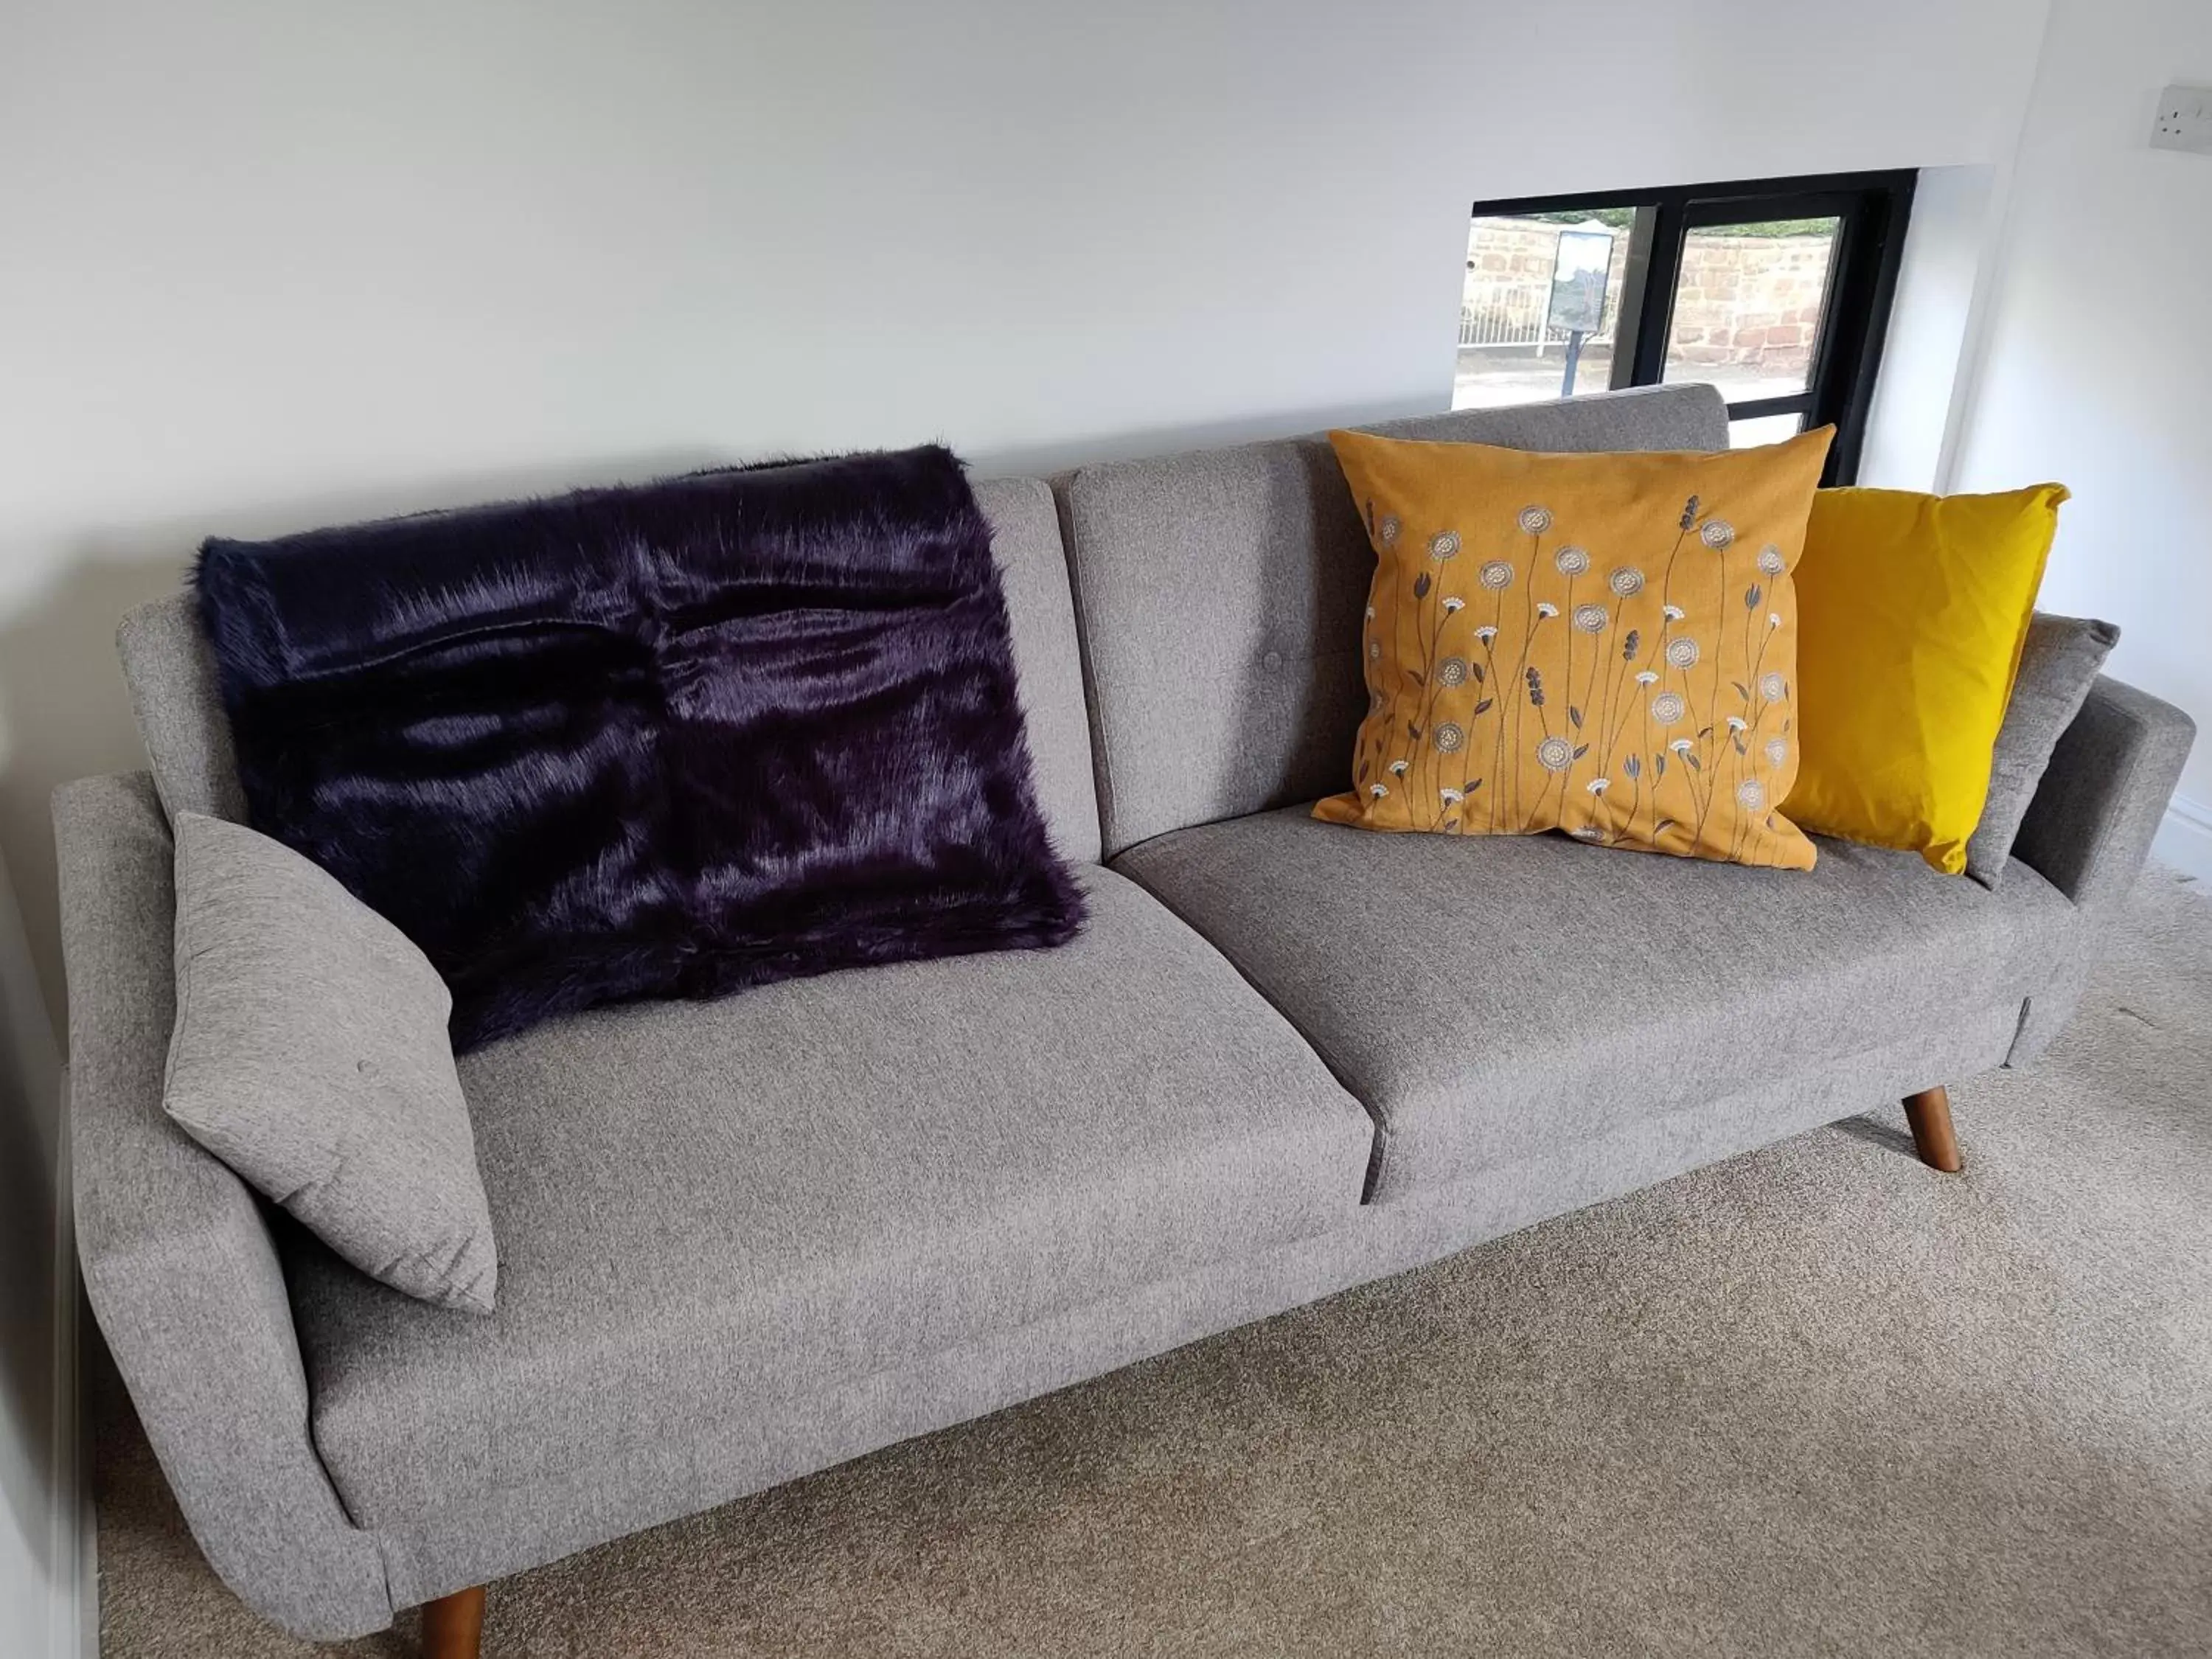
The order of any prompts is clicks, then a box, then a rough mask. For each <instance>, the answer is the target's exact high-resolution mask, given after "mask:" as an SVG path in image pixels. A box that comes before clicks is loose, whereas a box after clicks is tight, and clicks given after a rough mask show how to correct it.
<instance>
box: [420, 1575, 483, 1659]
mask: <svg viewBox="0 0 2212 1659" xmlns="http://www.w3.org/2000/svg"><path fill="white" fill-rule="evenodd" d="M483 1619H484V1593H483V1585H482V1584H478V1585H477V1587H476V1588H475V1589H465V1590H455V1591H454V1592H453V1594H452V1595H441V1596H440V1597H439V1598H438V1599H437V1600H436V1601H426V1602H424V1603H423V1604H422V1659H477V1645H478V1644H479V1643H481V1642H482V1641H483Z"/></svg>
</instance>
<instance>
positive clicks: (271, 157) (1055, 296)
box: [0, 0, 2039, 984]
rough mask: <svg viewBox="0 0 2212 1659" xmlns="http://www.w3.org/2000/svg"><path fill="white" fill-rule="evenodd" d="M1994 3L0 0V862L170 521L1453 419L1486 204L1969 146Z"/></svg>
mask: <svg viewBox="0 0 2212 1659" xmlns="http://www.w3.org/2000/svg"><path fill="white" fill-rule="evenodd" d="M2038 9H2039V8H2038V7H2027V8H2023V7H2022V6H2021V4H2019V3H2017V0H1857V3H1856V4H1855V5H1854V6H1853V8H1852V17H1851V25H1850V28H1849V29H1848V30H1840V31H1839V30H1838V27H1837V14H1836V11H1835V9H1834V6H1833V5H1832V3H1831V0H1674V3H1658V0H1555V3H1551V4H1547V5H1543V6H1533V5H1528V4H1525V3H1520V0H1515V3H1499V4H1480V3H1468V0H1370V3H1367V4H1363V5H1357V6H1347V5H1342V4H1338V3H1328V4H1322V3H1318V0H1303V3H1283V0H1273V3H1269V0H1185V3H1152V4H1142V5H1127V4H1124V5H1121V6H1100V5H1097V4H1096V3H1094V0H1032V3H1019V0H947V3H938V4H932V5H926V6H923V5H912V4H908V3H901V0H811V3H808V4H805V5H799V4H788V3H787V4H778V5H773V6H764V5H744V4H736V3H711V0H646V3H627V4H622V5H614V4H607V3H583V0H552V3H547V0H535V3H522V0H475V3H471V4H468V5H464V6H455V5H451V4H447V3H429V0H384V3H380V4H376V5H335V4H327V3H305V0H260V3H257V0H198V3H195V4H192V5H189V6H179V5H174V4H170V3H166V0H77V3H63V0H15V4H14V5H13V6H12V7H11V9H10V10H9V38H8V39H7V40H6V41H5V42H4V48H0V227H4V228H5V237H6V244H5V246H6V252H5V255H4V258H0V364H4V374H0V848H4V849H5V851H6V854H7V855H8V857H9V860H10V861H11V862H12V863H13V865H14V866H15V872H16V877H17V880H18V882H19V884H20V885H21V889H22V891H23V896H24V904H25V909H26V912H27V918H28V921H29V924H30V929H31V933H32V936H33V941H34V944H35V945H36V947H37V952H38V955H39V958H40V966H41V969H42V970H43V971H44V972H45V973H46V975H47V976H48V981H49V983H50V984H51V983H52V980H53V976H54V971H55V957H54V952H53V923H52V859H51V854H50V851H49V848H48V844H47V830H46V794H47V792H48V791H49V789H50V788H51V787H52V785H53V784H54V783H55V782H56V781H59V780H61V779H63V778H65V777H68V776H71V775H76V774H79V773H82V772H84V771H87V770H89V769H94V768H107V767H120V766H127V765H131V764H136V763H139V750H138V748H137V740H136V738H135V737H134V735H133V733H132V730H131V723H130V720H129V717H128V713H127V710H126V707H125V699H124V696H123V692H122V689H121V684H120V681H119V678H118V675H117V672H116V671H115V668H114V666H113V657H112V650H111V648H110V644H109V640H110V635H111V634H112V628H113V624H114V622H115V619H116V617H117V615H118V612H119V611H122V610H123V609H124V608H125V606H126V605H128V604H130V603H131V602H133V601H135V600H137V599H142V598H146V597H149V596H151V595H153V594H155V593H156V592H161V591H163V590H165V589H166V588H167V587H168V586H169V585H170V584H171V583H172V581H173V578H174V576H175V574H176V572H177V570H178V569H179V567H180V566H181V564H182V562H183V561H184V560H185V557H186V556H188V554H189V552H190V550H191V548H192V546H193V545H194V544H195V543H196V542H197V538H200V537H201V536H203V535H205V534H207V533H209V532H216V531H221V532H233V533H240V532H243V533H258V532H276V531H281V530H284V529H290V528H298V527H302V526H308V525H311V524H314V523H318V522H326V521H329V520H333V519H340V518H344V517H348V516H356V515H359V514H362V513H373V512H383V511H390V510H397V509H403V508H414V507H427V506H432V505H436V504H440V503H446V502H455V501H465V500H470V499H477V498H482V497H483V496H485V495H489V494H492V493H495V492H500V491H506V490H512V489H519V488H544V487H551V486H555V485H559V484H563V483H579V482H586V481H590V480H596V479H603V478H607V477H618V476H635V475H638V474H641V473H648V472H651V471H653V470H655V469H656V468H663V467H667V466H671V465H681V464H696V463H699V462H702V461H704V460H708V459H714V458H721V457H734V456H740V455H750V454H759V453H763V452H768V451H775V450H808V449H814V448H819V447H835V446H854V445H867V444H896V443H905V442H908V441H915V440H919V439H922V438H926V437H930V436H941V437H943V438H945V439H947V440H949V441H951V442H952V443H954V444H955V445H956V446H957V447H960V448H962V449H963V451H965V452H966V453H969V454H970V455H971V456H972V457H975V458H976V459H979V460H981V461H984V462H988V463H994V464H995V465H997V466H998V467H999V468H1000V469H1004V468H1007V467H1013V466H1022V465H1036V464H1039V463H1041V462H1042V461H1045V460H1048V459H1071V458H1074V457H1079V456H1083V455H1087V454H1094V453H1103V452H1108V451H1130V450H1135V449H1140V448H1143V447H1148V446H1152V445H1158V444H1164V443H1167V442H1170V441H1175V440H1177V439H1189V438H1209V437H1226V436H1231V435H1244V434H1247V433H1250V432H1254V431H1259V430H1287V429H1295V428H1299V427H1301V426H1304V425H1307V424H1310V423H1312V422H1316V421H1320V420H1324V419H1341V418H1346V417H1351V416H1369V415H1376V414H1381V413H1385V412H1389V413H1398V412H1406V411H1411V410H1423V409H1434V408H1441V407H1443V405H1444V404H1445V403H1446V402H1447V401H1448V398H1449V388H1450V383H1451V371H1452V356H1453V352H1452V346H1453V337H1454V323H1455V319H1456V316H1457V309H1456V307H1457V305H1458V295H1459V289H1460V283H1461V277H1462V270H1461V263H1462V248H1463V245H1464V241H1465V236H1466V225H1465V211H1466V208H1467V205H1468V203H1469V202H1470V201H1471V200H1473V199H1474V198H1475V197H1480V196H1495V195H1503V194H1508V193H1516V192H1522V191H1552V190H1577V189H1584V188H1605V187H1613V186H1617V185H1638V184H1645V183H1655V182H1672V181H1681V180H1688V179H1713V178H1726V177H1741V176H1749V175H1758V174H1765V173H1808V172H1815V171H1821V170H1826V169H1832V168H1844V167H1887V166H1899V165H1923V164H1941V163H1971V162H1978V161H1990V160H1991V159H1992V158H1993V157H1995V156H1996V155H1999V154H2000V153H2002V151H2003V150H2004V149H2006V148H2007V146H2008V143H2009V132H2008V128H2007V120H2008V109H2009V106H2010V103H2011V102H2012V100H2013V99H2014V96H2015V88H2017V87H2018V86H2020V85H2021V84H2024V83H2025V82H2026V80H2027V76H2028V74H2029V72H2030V70H2031V69H2032V65H2033V51H2034V46H2035V38H2034V37H2035V33H2036V29H2035V27H2034V24H2035V22H2036V21H2039V19H2034V18H2030V19H2027V20H2025V21H2024V19H2023V14H2024V12H2027V11H2035V10H2038Z"/></svg>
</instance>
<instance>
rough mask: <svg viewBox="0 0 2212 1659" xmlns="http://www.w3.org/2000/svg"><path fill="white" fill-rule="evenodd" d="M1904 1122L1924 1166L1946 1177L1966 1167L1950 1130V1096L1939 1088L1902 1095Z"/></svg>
mask: <svg viewBox="0 0 2212 1659" xmlns="http://www.w3.org/2000/svg"><path fill="white" fill-rule="evenodd" d="M1905 1121H1906V1122H1907V1123H1910V1124H1911V1126H1912V1145H1913V1147H1914V1149H1915V1150H1916V1151H1917V1152H1919V1154H1920V1161H1921V1162H1922V1163H1923V1164H1926V1165H1927V1166H1928V1167H1929V1169H1931V1170H1942V1171H1943V1173H1944V1174H1946V1175H1956V1174H1958V1173H1959V1171H1960V1170H1963V1169H1965V1168H1966V1162H1965V1160H1964V1159H1962V1158H1960V1156H1959V1137H1958V1136H1957V1135H1955V1134H1954V1133H1952V1131H1951V1097H1950V1096H1949V1095H1948V1094H1946V1093H1945V1092H1944V1091H1942V1090H1941V1089H1923V1090H1922V1091H1920V1092H1919V1093H1918V1094H1917V1095H1907V1096H1905Z"/></svg>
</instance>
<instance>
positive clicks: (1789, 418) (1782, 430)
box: [1729, 415, 1805, 449]
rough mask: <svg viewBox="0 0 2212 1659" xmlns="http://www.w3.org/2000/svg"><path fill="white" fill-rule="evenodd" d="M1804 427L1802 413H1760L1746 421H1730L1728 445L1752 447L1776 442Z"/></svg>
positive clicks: (1738, 447) (1793, 435)
mask: <svg viewBox="0 0 2212 1659" xmlns="http://www.w3.org/2000/svg"><path fill="white" fill-rule="evenodd" d="M1804 429H1805V417H1804V416H1802V415H1760V416H1754V417H1753V419H1751V420H1748V421H1730V422H1729V448H1730V449H1754V448H1756V447H1758V446H1759V445H1760V444H1778V443H1780V442H1782V441H1783V440H1784V439H1785V438H1794V437H1796V435H1798V434H1799V433H1800V432H1802V431H1803V430H1804Z"/></svg>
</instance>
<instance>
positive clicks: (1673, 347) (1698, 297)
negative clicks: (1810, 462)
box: [1663, 219, 1841, 403]
mask: <svg viewBox="0 0 2212 1659" xmlns="http://www.w3.org/2000/svg"><path fill="white" fill-rule="evenodd" d="M1840 223H1841V222H1840V221H1838V220H1836V219H1789V220H1780V221H1769V222H1765V223H1763V224H1748V225H1717V226H1714V227H1711V228H1707V229H1704V230H1693V231H1692V232H1690V233H1689V235H1688V237H1687V239H1686V240H1685V241H1684V242H1683V245H1682V269H1681V274H1680V276H1679V277H1678V278H1677V279H1676V281H1675V284H1674V319H1673V322H1672V323H1671V325H1669V327H1668V332H1667V367H1666V370H1665V373H1664V375H1663V378H1664V379H1666V380H1705V381H1709V382H1711V384H1712V385H1714V386H1718V387H1719V388H1720V389H1721V392H1722V394H1723V396H1724V397H1726V398H1728V400H1729V402H1730V403H1742V402H1745V401H1747V400H1748V399H1751V398H1783V397H1787V396H1789V395H1790V393H1791V392H1802V391H1803V390H1804V389H1805V387H1806V385H1807V383H1808V380H1810V378H1811V376H1812V373H1813V351H1814V346H1815V345H1816V344H1817V343H1818V341H1819V336H1820V318H1821V312H1822V308H1823V307H1825V306H1826V303H1827V297H1828V277H1829V270H1830V267H1831V266H1832V264H1833V263H1834V259H1835V251H1836V233H1837V229H1838V226H1839V224H1840Z"/></svg>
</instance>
